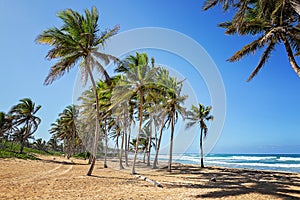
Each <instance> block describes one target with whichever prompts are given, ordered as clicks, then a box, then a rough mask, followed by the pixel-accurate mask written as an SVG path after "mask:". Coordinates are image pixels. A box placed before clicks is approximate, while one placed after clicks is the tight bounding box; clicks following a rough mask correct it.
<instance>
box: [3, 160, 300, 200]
mask: <svg viewBox="0 0 300 200" xmlns="http://www.w3.org/2000/svg"><path fill="white" fill-rule="evenodd" d="M41 158H42V160H39V161H32V160H18V159H0V199H257V200H258V199H300V175H299V174H297V173H284V172H280V173H279V172H267V171H254V170H242V169H228V168H219V167H218V168H216V167H209V168H205V169H200V168H199V167H198V166H195V165H182V164H175V165H174V170H173V172H172V173H168V172H166V170H165V169H163V168H160V169H158V170H151V169H149V168H147V167H145V164H143V163H138V166H137V172H138V173H139V174H140V175H142V176H146V177H148V178H150V179H152V180H155V181H158V182H159V183H161V184H162V186H163V188H159V187H155V186H153V185H152V184H150V183H149V182H146V181H143V180H140V179H138V178H136V177H135V176H132V175H130V169H129V168H128V169H125V170H122V171H120V170H117V162H110V163H109V166H111V167H109V168H106V169H104V168H103V167H102V166H103V163H102V162H101V161H99V162H97V163H96V167H95V170H94V175H93V176H90V177H88V176H85V174H86V172H87V170H88V167H89V165H87V162H86V161H84V160H78V159H70V160H67V159H65V158H61V157H52V156H42V157H41Z"/></svg>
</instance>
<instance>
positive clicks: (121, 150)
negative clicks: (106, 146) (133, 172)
mask: <svg viewBox="0 0 300 200" xmlns="http://www.w3.org/2000/svg"><path fill="white" fill-rule="evenodd" d="M124 137H125V136H124V131H123V133H122V143H121V148H120V152H119V156H120V158H119V159H120V170H122V169H124V166H123V161H122V157H123V148H124V142H125V140H124Z"/></svg>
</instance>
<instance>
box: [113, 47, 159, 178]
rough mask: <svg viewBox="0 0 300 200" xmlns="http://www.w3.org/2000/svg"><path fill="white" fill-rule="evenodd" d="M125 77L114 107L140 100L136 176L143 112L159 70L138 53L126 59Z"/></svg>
mask: <svg viewBox="0 0 300 200" xmlns="http://www.w3.org/2000/svg"><path fill="white" fill-rule="evenodd" d="M124 63H125V65H124V66H125V68H126V70H125V72H126V73H125V75H121V78H120V81H119V82H118V84H117V86H116V88H115V90H114V91H113V96H112V106H111V108H114V107H116V106H117V105H118V104H120V103H121V102H124V101H127V102H129V101H130V99H132V98H133V97H134V96H137V97H138V98H137V99H138V104H139V109H138V119H139V129H138V135H137V139H136V145H135V146H136V149H135V154H134V159H133V165H132V170H131V173H132V174H135V173H136V172H135V164H136V158H137V154H138V151H139V149H138V146H139V141H140V134H141V131H142V125H143V110H144V98H145V95H146V93H147V91H148V90H149V89H150V88H151V87H152V86H153V85H154V82H153V77H154V76H155V74H156V72H157V68H154V67H153V66H149V63H148V56H147V54H146V53H141V54H139V53H136V56H132V55H130V56H128V57H127V58H126V59H125V62H124Z"/></svg>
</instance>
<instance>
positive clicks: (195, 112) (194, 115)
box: [186, 103, 214, 168]
mask: <svg viewBox="0 0 300 200" xmlns="http://www.w3.org/2000/svg"><path fill="white" fill-rule="evenodd" d="M211 109H212V107H211V106H207V107H205V106H204V105H202V104H201V103H199V104H198V107H197V106H194V105H193V106H192V108H191V110H190V111H189V112H188V117H187V119H188V120H190V122H189V123H187V125H186V128H190V127H192V126H194V125H197V124H199V127H200V161H201V168H204V163H203V135H204V138H205V137H206V135H207V130H208V128H207V126H206V124H205V121H210V120H213V118H214V117H213V116H212V115H210V111H211Z"/></svg>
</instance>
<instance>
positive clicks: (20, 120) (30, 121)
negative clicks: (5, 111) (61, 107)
mask: <svg viewBox="0 0 300 200" xmlns="http://www.w3.org/2000/svg"><path fill="white" fill-rule="evenodd" d="M40 108H41V106H40V105H37V106H36V105H35V103H34V102H33V101H32V100H31V99H29V98H24V99H21V100H20V103H18V104H17V105H15V106H13V107H12V108H11V110H10V111H9V114H10V115H12V116H13V124H14V125H15V126H17V127H18V126H22V128H21V129H20V130H22V131H19V134H18V135H19V137H18V138H19V142H20V145H21V146H20V153H23V149H24V146H25V142H26V141H27V140H28V138H30V137H31V136H32V135H33V134H34V132H35V131H36V130H37V129H38V126H39V124H40V123H41V119H40V118H39V117H37V116H36V113H37V112H38V111H39V110H40Z"/></svg>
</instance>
